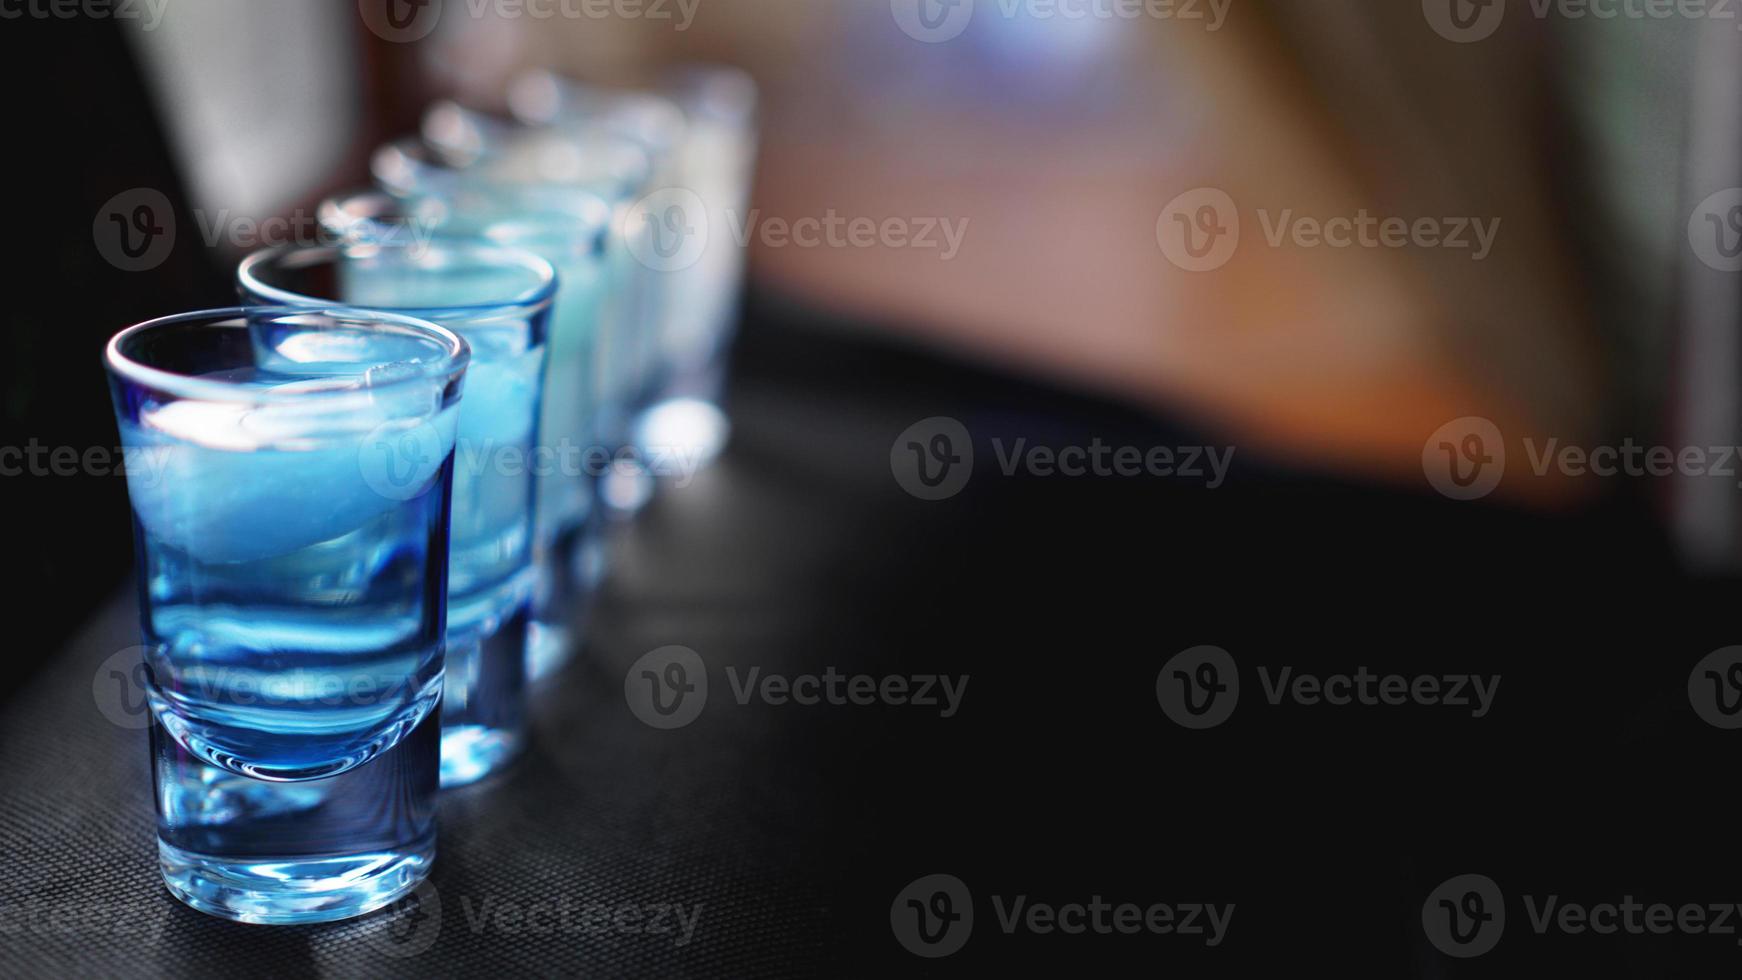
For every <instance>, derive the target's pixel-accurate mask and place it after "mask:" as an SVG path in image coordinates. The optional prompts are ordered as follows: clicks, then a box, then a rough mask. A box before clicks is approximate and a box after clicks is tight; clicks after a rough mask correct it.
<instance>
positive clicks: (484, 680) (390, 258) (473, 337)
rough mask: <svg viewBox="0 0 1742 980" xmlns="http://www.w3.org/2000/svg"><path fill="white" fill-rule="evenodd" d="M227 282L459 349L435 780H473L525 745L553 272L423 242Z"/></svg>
mask: <svg viewBox="0 0 1742 980" xmlns="http://www.w3.org/2000/svg"><path fill="white" fill-rule="evenodd" d="M237 276H238V280H239V284H240V289H241V293H242V296H243V299H244V300H245V301H246V302H249V303H260V304H266V305H274V306H306V307H330V306H333V305H336V304H342V305H345V306H352V307H361V308H366V309H372V310H374V309H379V310H387V311H390V312H394V313H398V314H401V315H409V316H415V317H418V318H420V319H425V320H430V321H433V322H435V323H439V324H441V325H442V326H444V327H446V328H448V329H449V330H451V331H453V332H454V333H456V334H458V335H460V336H461V337H463V338H465V340H466V341H467V342H468V343H469V344H470V345H471V349H472V364H471V368H470V371H469V377H468V383H467V395H468V397H467V399H466V403H465V405H464V407H463V408H462V410H461V411H460V413H459V427H458V437H457V444H456V455H455V467H454V492H453V506H452V520H451V527H450V531H449V547H450V559H449V563H448V619H447V682H446V685H445V687H444V691H443V698H442V711H441V782H442V785H443V786H457V785H461V784H464V783H469V782H473V781H475V780H477V779H480V778H482V777H484V776H485V775H487V774H489V773H491V772H493V771H495V770H496V769H498V768H500V767H501V766H502V765H504V764H505V763H507V762H508V761H509V760H510V759H512V758H513V757H514V756H515V755H516V754H518V752H519V751H520V749H521V748H522V746H523V745H524V743H525V739H526V706H525V689H526V634H527V628H528V620H529V616H530V611H531V602H532V596H533V590H534V584H535V573H534V570H533V566H532V521H533V513H534V510H533V509H534V506H535V501H536V493H537V484H536V481H535V479H534V477H533V466H532V462H533V455H534V452H533V451H534V449H535V448H536V446H537V443H538V421H539V412H540V399H541V390H542V380H543V375H544V366H545V356H546V347H545V339H546V335H547V332H548V326H549V317H550V306H551V299H552V297H553V296H554V295H555V292H556V281H557V280H556V270H555V269H553V268H552V267H551V265H550V263H549V262H546V261H545V260H543V259H541V258H539V257H538V256H536V255H532V254H530V253H528V252H523V251H520V250H517V249H506V248H501V247H497V246H492V245H489V244H487V243H478V242H430V243H429V244H426V245H422V246H419V245H348V244H340V245H320V246H312V247H289V248H281V249H273V250H270V251H265V252H257V253H255V254H253V255H250V256H249V257H248V258H246V259H244V260H243V262H242V265H241V268H240V269H239V270H238V273H237Z"/></svg>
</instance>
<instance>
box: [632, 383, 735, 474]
mask: <svg viewBox="0 0 1742 980" xmlns="http://www.w3.org/2000/svg"><path fill="white" fill-rule="evenodd" d="M731 434H732V423H731V422H729V421H728V420H727V419H726V413H725V412H724V411H722V410H721V409H720V406H718V405H716V404H714V403H713V402H711V401H709V400H707V399H702V398H667V399H665V400H664V401H662V402H659V403H658V404H656V405H654V406H653V407H651V408H649V409H647V411H645V412H643V413H642V415H641V417H640V418H639V419H638V420H637V421H636V424H635V441H636V444H637V445H639V446H641V447H643V450H644V451H646V452H648V453H649V458H653V459H658V458H660V457H661V456H663V457H664V458H665V465H666V466H668V467H670V466H687V467H694V469H697V470H699V469H701V468H702V467H704V466H707V465H708V464H709V463H711V462H713V461H714V459H715V457H717V456H719V455H720V453H721V452H722V451H723V450H724V449H725V448H726V441H727V439H728V438H730V437H731ZM658 475H659V476H694V475H695V473H694V472H693V471H692V472H690V473H664V472H662V473H659V474H658Z"/></svg>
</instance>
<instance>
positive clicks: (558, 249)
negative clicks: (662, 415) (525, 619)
mask: <svg viewBox="0 0 1742 980" xmlns="http://www.w3.org/2000/svg"><path fill="white" fill-rule="evenodd" d="M430 119H431V122H430V123H429V124H428V125H426V130H429V131H431V132H432V133H434V134H439V135H441V137H442V138H443V139H444V140H445V141H446V143H447V144H449V146H448V149H446V150H444V149H442V148H441V147H437V146H432V145H430V144H428V143H424V142H420V141H418V140H400V141H397V142H395V143H392V144H389V145H387V146H385V147H383V148H382V149H381V150H380V151H378V152H377V153H376V155H375V159H374V170H375V173H376V177H377V179H378V180H379V181H380V182H381V184H382V185H383V186H384V187H387V188H389V189H390V190H391V192H392V193H393V194H394V195H396V197H397V199H398V200H399V201H400V205H401V207H400V208H399V209H398V210H397V211H393V210H392V209H389V208H387V207H386V206H385V205H384V204H383V203H382V202H381V201H380V199H379V196H378V195H367V194H365V195H355V196H353V197H350V198H344V199H340V200H338V201H333V202H328V204H326V205H323V208H322V214H323V220H326V221H327V224H328V226H329V228H332V229H334V230H346V231H347V232H348V233H349V234H351V235H353V236H356V237H362V238H365V239H367V238H369V237H372V236H379V235H383V234H395V233H396V230H397V229H405V228H427V227H433V229H434V233H435V234H436V235H438V236H439V235H450V234H461V235H480V236H483V237H486V238H488V239H491V240H493V241H497V242H501V243H505V244H512V245H515V246H518V247H523V248H526V249H528V250H529V251H532V252H535V253H537V254H539V255H541V256H543V257H544V258H546V259H548V260H549V261H550V262H551V263H552V264H553V265H555V266H556V267H557V271H558V278H559V280H560V283H561V284H560V286H559V289H558V293H557V300H556V305H555V309H554V312H553V318H552V330H551V342H550V348H551V359H550V371H549V375H548V381H547V384H546V392H545V411H544V424H543V426H542V427H541V431H542V433H543V438H542V443H543V446H542V447H541V448H543V449H544V450H545V451H546V457H547V458H546V460H545V461H544V462H545V465H544V467H543V472H542V474H541V482H540V494H539V521H538V540H539V552H540V567H541V569H542V574H541V577H540V593H539V600H538V602H537V603H536V606H535V610H534V627H533V631H532V636H531V639H530V641H529V646H528V649H529V652H530V654H531V663H530V665H529V670H530V671H531V674H532V676H533V678H535V679H536V678H539V677H542V676H546V675H548V674H550V673H552V672H554V671H555V670H556V669H557V668H558V667H560V666H561V665H562V664H563V663H564V662H566V660H567V659H568V657H569V655H570V654H571V653H572V652H573V648H574V645H575V636H574V633H573V628H574V627H576V626H577V625H579V624H580V623H581V621H582V619H583V617H584V613H585V609H586V604H587V597H588V594H589V592H590V590H591V588H592V586H593V585H594V584H596V582H597V581H598V579H599V577H600V576H601V575H602V572H603V564H604V561H603V534H604V528H603V514H602V511H601V509H600V508H598V507H596V506H594V503H595V501H596V500H597V499H598V497H599V493H598V491H597V487H598V485H599V483H601V482H602V479H603V478H607V477H609V476H610V475H611V474H612V472H613V466H612V460H613V458H614V457H613V454H612V452H611V449H612V448H613V447H614V446H617V445H621V440H620V439H614V438H613V436H612V434H613V433H619V432H621V431H623V430H624V429H626V421H625V420H626V419H627V418H628V417H629V405H630V402H631V400H632V398H633V397H634V395H633V393H634V392H635V391H636V390H639V388H640V384H639V379H642V378H645V377H647V376H648V375H649V374H650V370H651V369H650V367H649V366H648V365H649V364H650V362H651V359H652V357H653V355H654V348H653V343H652V340H653V338H652V335H651V333H650V332H648V331H647V330H645V329H641V324H642V323H644V322H645V320H644V318H643V317H641V315H640V313H639V309H638V307H637V306H636V305H635V304H636V303H637V302H638V301H639V300H640V299H641V297H640V295H639V294H638V290H637V288H636V284H637V283H638V281H639V280H637V279H636V278H634V273H635V272H636V271H637V266H636V265H635V263H634V261H633V259H632V258H631V257H630V255H629V252H628V250H627V249H626V248H625V247H624V243H623V240H622V237H621V220H620V218H621V214H622V212H624V211H625V210H626V209H627V207H628V205H629V203H630V202H632V201H633V200H634V198H635V196H636V195H637V194H639V193H640V192H641V190H642V188H643V187H644V186H645V182H646V179H647V172H648V158H647V155H646V153H645V151H644V150H642V149H641V148H640V147H639V146H638V145H637V144H636V143H635V142H634V141H631V140H626V139H622V138H618V137H612V136H609V135H606V134H599V135H598V136H597V138H594V139H585V140H569V139H562V140H557V139H554V138H553V134H551V133H539V132H535V131H531V130H528V129H527V128H526V127H523V126H519V125H517V124H514V123H511V122H507V121H504V120H500V119H496V118H495V117H489V116H485V115H483V114H480V113H474V112H470V111H467V110H464V109H461V108H459V107H458V106H454V105H451V104H448V105H444V106H441V107H438V108H437V109H435V110H432V112H431V114H430ZM384 212H387V213H384ZM401 233H402V232H401Z"/></svg>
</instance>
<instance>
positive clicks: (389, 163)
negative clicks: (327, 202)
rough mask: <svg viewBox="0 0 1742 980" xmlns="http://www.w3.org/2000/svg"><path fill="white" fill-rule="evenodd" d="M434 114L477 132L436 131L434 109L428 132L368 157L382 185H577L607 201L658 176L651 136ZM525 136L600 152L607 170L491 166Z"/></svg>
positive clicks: (481, 189)
mask: <svg viewBox="0 0 1742 980" xmlns="http://www.w3.org/2000/svg"><path fill="white" fill-rule="evenodd" d="M674 108H675V106H674ZM430 112H431V113H433V112H444V113H447V114H449V115H451V116H452V117H453V118H454V120H455V123H454V127H453V128H455V129H456V130H463V131H465V132H467V133H470V134H471V135H470V136H466V137H460V136H455V135H452V134H450V135H448V136H441V135H437V134H435V133H433V132H432V131H431V129H430V124H429V119H430V113H425V118H424V124H423V125H424V130H423V133H422V135H418V136H400V137H398V138H395V139H391V140H388V141H387V142H385V143H382V144H381V145H380V146H378V147H376V148H375V150H374V151H373V152H372V153H370V154H369V175H370V177H371V178H372V179H373V180H374V181H375V184H376V186H377V187H378V188H379V189H382V190H384V191H385V192H386V193H388V194H391V195H393V196H395V197H422V196H432V197H465V196H467V195H468V194H471V193H474V192H478V193H483V194H486V195H488V194H500V193H513V192H514V191H515V190H516V189H517V188H518V189H521V190H523V191H539V190H553V191H566V190H571V189H576V190H585V191H588V192H589V193H592V194H595V195H598V196H600V197H604V198H613V197H616V198H628V197H632V196H636V195H638V194H641V193H645V190H646V187H647V186H648V185H649V184H650V183H651V182H652V181H653V179H654V177H655V175H656V174H657V173H658V169H659V157H658V154H657V153H656V152H655V149H654V148H652V147H650V146H649V144H648V143H647V141H646V140H643V139H641V138H638V137H637V136H635V135H633V134H630V133H625V132H621V131H618V130H615V129H611V128H609V127H605V126H600V127H597V128H596V129H594V130H592V131H589V132H585V133H580V134H577V133H574V132H572V131H569V130H567V129H565V128H564V127H562V126H558V125H554V124H550V123H539V122H528V121H525V120H521V119H517V118H513V117H509V118H506V119H497V118H494V117H491V116H490V114H489V113H486V112H483V111H481V110H477V109H472V108H468V107H466V106H464V105H461V104H460V103H457V102H445V103H438V104H437V106H435V107H434V108H432V109H431V111H430ZM519 136H543V137H548V138H551V139H554V140H555V142H556V147H555V148H556V149H557V150H567V151H568V152H572V153H577V154H580V155H582V156H583V157H589V158H592V157H596V158H597V161H598V162H601V163H603V165H604V169H602V170H601V171H599V172H597V173H592V174H590V175H584V176H574V177H564V176H550V175H546V174H540V175H538V176H537V177H534V178H501V177H499V176H493V175H492V172H491V170H490V168H491V166H492V165H493V164H495V163H496V162H498V161H499V160H500V159H501V156H502V151H503V148H504V147H505V146H506V145H507V144H508V143H509V141H511V140H512V139H514V138H516V137H519ZM473 137H475V139H474V138H473ZM662 152H663V151H662ZM606 154H609V156H606ZM601 186H609V187H610V188H611V193H610V194H607V193H606V192H605V191H603V190H601V189H600V187H601Z"/></svg>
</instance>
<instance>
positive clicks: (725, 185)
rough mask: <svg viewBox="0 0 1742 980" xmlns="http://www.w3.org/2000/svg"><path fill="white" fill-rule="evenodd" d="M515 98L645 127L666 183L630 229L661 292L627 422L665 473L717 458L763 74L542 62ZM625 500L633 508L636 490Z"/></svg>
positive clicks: (581, 127) (575, 119) (549, 121)
mask: <svg viewBox="0 0 1742 980" xmlns="http://www.w3.org/2000/svg"><path fill="white" fill-rule="evenodd" d="M510 105H511V106H512V107H513V110H514V111H515V112H516V113H517V114H518V115H520V116H521V117H522V118H523V119H525V120H527V121H536V122H540V123H542V124H544V125H548V126H551V127H553V128H556V129H558V130H562V131H566V132H571V133H578V132H583V131H586V130H588V129H599V128H602V129H604V130H606V131H609V132H614V133H618V134H621V135H625V136H629V137H631V138H635V139H637V140H639V141H640V142H641V143H642V145H643V146H645V147H646V149H647V151H648V153H649V154H650V156H651V157H652V158H653V160H654V161H655V162H654V171H655V186H654V188H653V189H652V191H651V192H650V193H649V194H648V195H647V197H646V198H645V199H644V200H643V201H641V202H640V204H639V206H638V207H637V208H635V209H633V210H632V212H631V221H632V226H631V229H630V230H629V231H627V232H626V233H625V234H626V237H627V238H629V239H630V240H631V241H632V242H636V243H638V244H639V247H636V248H633V249H632V251H633V253H634V254H635V255H636V257H637V258H638V259H639V260H640V261H641V262H642V264H643V265H644V266H645V267H646V268H647V270H648V272H647V274H645V275H644V276H643V277H642V280H643V282H644V283H645V284H646V285H647V287H648V288H649V289H651V290H652V291H653V296H652V298H651V299H650V300H648V301H647V302H646V303H645V304H644V305H645V308H646V309H647V310H648V311H650V314H651V316H652V317H653V319H654V321H655V323H654V326H653V327H652V328H651V330H652V332H653V334H654V336H655V337H656V338H657V339H656V340H655V353H654V356H653V363H654V369H653V371H652V372H651V376H650V378H649V379H648V383H647V384H646V386H645V388H644V390H642V391H641V392H639V393H638V395H637V398H636V400H635V406H634V410H633V412H632V413H631V417H630V419H629V420H628V424H627V426H626V432H627V437H628V439H629V441H630V442H631V443H632V444H633V445H634V446H635V448H636V450H637V452H636V455H637V456H638V457H640V458H642V459H648V460H660V461H662V462H661V464H660V465H657V466H656V467H655V469H656V470H659V471H660V472H661V474H662V475H663V474H665V473H669V472H670V471H672V470H677V471H678V472H680V473H681V474H684V475H687V474H689V473H691V472H693V471H694V470H695V469H697V468H699V467H701V466H705V465H706V464H707V463H708V462H710V461H711V460H712V459H713V458H714V457H715V456H717V455H718V454H719V452H720V451H721V450H722V449H723V448H724V447H725V444H726V441H727V438H728V436H729V434H730V425H729V422H728V419H727V416H726V413H725V411H724V407H723V405H724V389H725V376H726V368H727V364H728V359H729V353H730V348H731V341H732V337H733V333H734V329H735V326H736V313H737V306H738V299H739V292H740V288H741V284H742V280H743V273H744V252H745V246H744V244H743V243H742V242H741V241H740V240H739V237H738V235H737V233H736V231H735V229H737V228H738V227H740V226H742V225H743V224H744V222H746V221H747V220H748V207H749V195H750V185H751V181H752V178H753V173H754V170H755V157H756V141H757V136H756V131H757V124H756V115H757V92H756V85H755V82H754V81H752V80H751V78H750V77H749V76H748V75H747V74H745V73H744V72H742V71H739V70H737V69H733V68H726V67H720V66H709V65H691V66H687V67H684V68H681V69H678V70H676V71H674V72H673V73H671V74H670V75H668V76H667V77H666V79H665V80H664V82H663V83H662V84H661V86H660V90H659V92H657V93H654V92H637V91H626V90H614V89H606V88H601V87H599V86H593V85H587V84H585V83H580V82H576V81H573V80H571V79H565V78H562V77H560V76H558V75H555V74H552V73H550V72H542V71H541V72H533V73H530V74H528V75H525V76H522V78H520V79H519V80H518V81H517V82H516V83H515V84H514V85H513V86H512V89H511V95H510ZM672 109H676V110H677V111H676V112H675V113H673V112H672V111H671V110H672ZM625 503H626V504H628V505H630V506H628V507H627V508H626V509H629V510H633V508H634V504H635V501H634V500H633V499H630V500H627V501H625Z"/></svg>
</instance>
